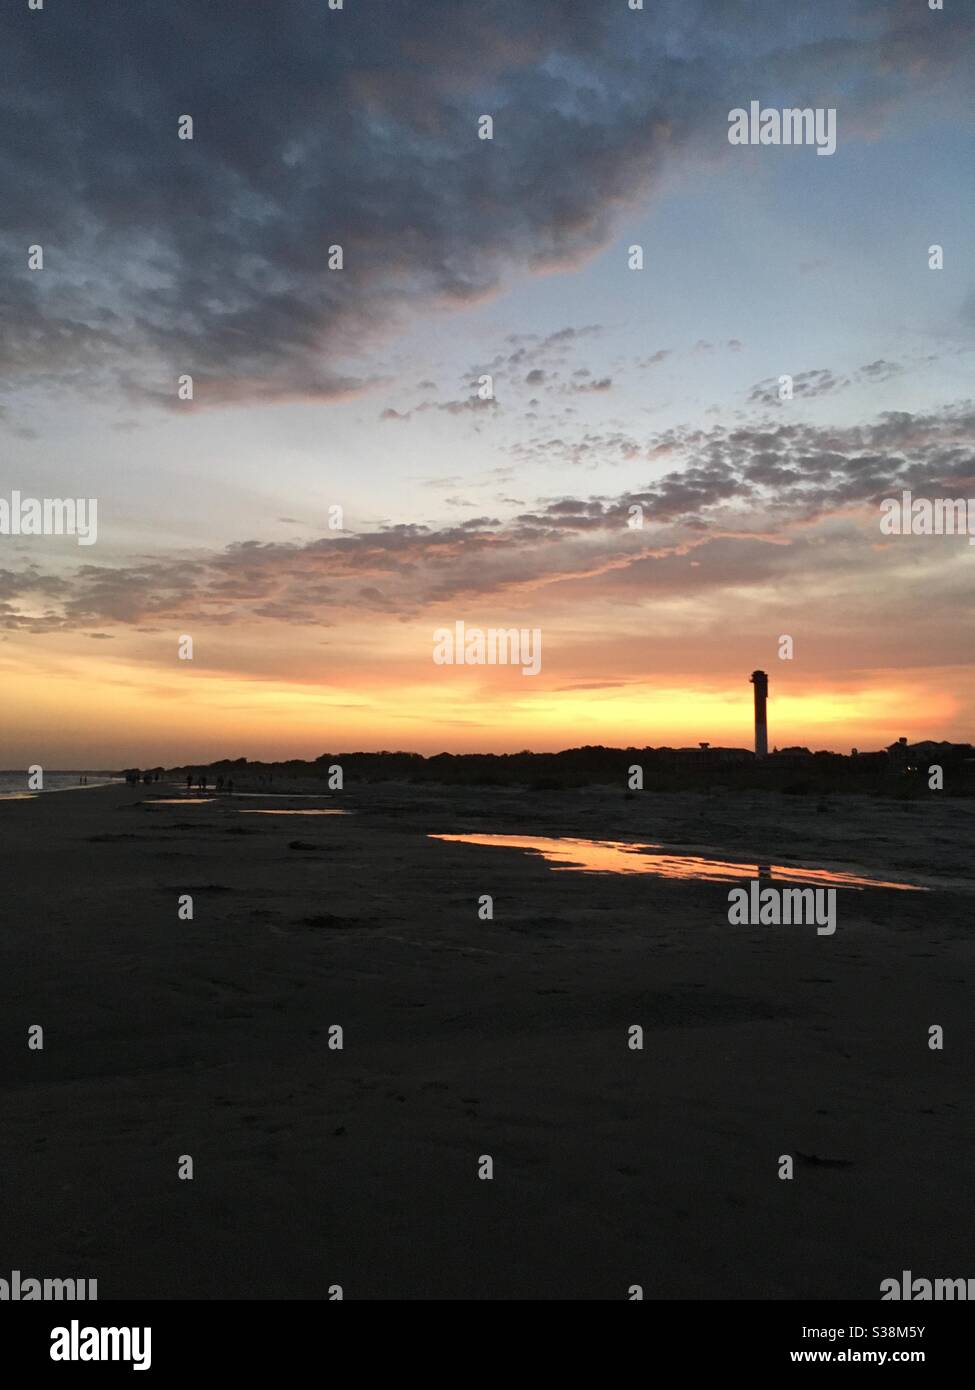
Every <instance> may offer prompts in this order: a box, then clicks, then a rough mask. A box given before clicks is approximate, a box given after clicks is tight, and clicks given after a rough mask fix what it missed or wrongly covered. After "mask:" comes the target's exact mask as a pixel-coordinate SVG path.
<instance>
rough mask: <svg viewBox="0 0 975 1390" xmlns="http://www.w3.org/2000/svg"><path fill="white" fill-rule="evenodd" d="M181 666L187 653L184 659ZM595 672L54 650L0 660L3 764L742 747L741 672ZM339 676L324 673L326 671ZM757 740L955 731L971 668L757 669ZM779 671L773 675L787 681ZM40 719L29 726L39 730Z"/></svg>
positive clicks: (974, 697) (748, 737) (861, 738)
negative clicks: (262, 663) (304, 671)
mask: <svg viewBox="0 0 975 1390" xmlns="http://www.w3.org/2000/svg"><path fill="white" fill-rule="evenodd" d="M186 666H189V663H186ZM751 669H752V668H751V666H750V664H749V663H748V662H743V663H742V670H741V672H740V673H739V672H737V671H736V672H733V673H730V674H729V673H723V674H720V675H718V674H711V675H709V677H707V678H703V677H701V676H699V675H697V674H695V673H688V674H685V675H669V676H667V677H663V676H654V677H644V678H642V679H625V680H623V679H621V680H614V681H605V683H602V682H600V681H599V680H594V679H593V678H592V673H591V672H584V671H580V672H579V674H578V677H577V679H575V680H573V679H571V677H570V678H567V677H566V674H565V673H564V672H560V673H559V674H558V676H551V675H549V674H548V673H544V674H542V675H540V676H538V677H522V676H521V675H520V673H518V672H517V671H511V670H510V669H507V670H506V669H502V668H493V669H491V670H485V669H484V668H474V669H471V668H446V669H445V668H441V667H434V666H432V664H431V665H426V664H423V665H422V666H421V665H419V663H415V662H414V663H413V664H412V666H411V667H408V668H406V667H401V668H400V669H398V670H396V671H395V672H390V673H383V672H381V671H376V672H366V671H357V672H352V673H348V674H346V675H345V681H346V682H347V683H345V684H342V683H340V682H339V680H338V679H336V680H335V681H334V682H329V683H325V682H321V681H317V682H316V681H311V680H276V679H271V678H268V677H266V676H254V677H244V676H241V675H240V674H238V673H232V672H227V673H222V672H212V671H209V672H208V671H207V670H205V669H202V668H200V667H194V668H193V669H191V670H186V669H182V665H181V664H178V663H175V662H173V663H171V664H170V665H169V666H167V667H166V668H165V669H159V668H155V667H151V668H150V667H146V666H143V665H136V664H135V663H133V662H126V661H124V660H118V659H114V660H99V662H98V669H97V675H96V674H93V672H92V663H91V660H90V659H88V660H84V659H82V658H81V657H80V656H76V655H72V656H66V657H64V658H62V659H60V660H58V661H57V662H50V663H48V664H47V665H46V667H44V668H40V667H39V668H37V669H33V670H32V669H25V667H24V666H23V665H17V666H14V665H13V663H11V662H9V661H7V662H5V663H3V667H2V668H0V675H2V679H3V682H4V687H5V696H6V698H5V719H4V725H5V728H4V736H3V751H2V754H0V763H2V764H3V765H4V766H17V765H19V764H23V765H24V766H27V765H29V764H31V763H40V764H41V765H43V766H47V767H51V768H53V767H61V766H63V767H69V766H79V767H80V766H82V764H84V765H86V766H87V767H122V766H174V765H179V764H183V763H190V762H201V763H202V762H215V761H218V760H220V759H223V758H238V757H246V758H248V759H249V760H252V761H282V760H286V759H289V758H306V759H314V758H316V757H318V756H319V755H320V754H322V753H339V752H353V751H362V752H370V751H372V752H376V751H381V750H389V751H397V750H402V751H409V752H417V753H421V754H424V755H427V756H429V755H430V754H433V753H439V752H450V753H468V752H469V753H486V752H495V753H513V752H520V751H523V750H525V749H530V750H532V751H535V752H555V751H559V750H561V749H566V748H577V747H580V746H583V745H597V744H598V745H602V746H606V747H616V748H628V747H634V748H643V747H685V746H690V747H696V746H697V744H698V743H700V742H702V741H706V742H708V743H710V744H711V745H712V746H715V747H718V746H723V747H737V748H751V747H752V746H753V725H752V688H751V686H750V685H749V684H748V673H749V671H750V670H751ZM337 674H338V673H337ZM770 676H771V692H772V693H771V697H770V701H769V747H770V748H772V747H779V748H784V747H789V746H795V745H800V746H805V747H808V748H810V749H812V750H813V751H816V750H818V749H823V748H825V749H832V750H834V751H838V752H845V753H848V752H849V751H850V749H851V748H854V747H856V748H858V749H860V750H861V751H868V750H870V749H873V748H881V747H885V746H886V745H887V744H890V743H893V742H895V741H896V739H897V738H898V737H900V736H907V737H909V739H910V740H911V741H912V742H913V741H916V740H919V739H922V738H928V737H930V738H935V739H942V738H947V739H954V740H956V741H959V742H964V741H967V737H966V730H965V725H966V723H968V714H969V711H970V710H971V709H972V708H973V707H975V675H973V673H972V672H971V669H970V668H965V667H962V668H949V669H947V670H943V671H934V672H933V671H931V670H928V669H917V670H912V669H907V670H900V671H896V672H893V671H887V670H878V671H866V672H862V673H858V674H857V675H856V676H852V675H847V674H846V673H844V674H843V676H842V678H841V677H839V676H837V677H835V678H834V679H833V680H832V681H826V680H824V679H823V678H822V677H820V678H819V679H818V680H817V681H816V682H815V683H813V682H812V681H810V682H809V683H808V688H803V678H802V676H801V675H799V674H796V673H794V672H792V671H789V672H782V673H781V678H780V677H779V673H778V672H776V671H775V670H774V669H773V670H771V671H770ZM787 681H788V684H787V683H786V682H787ZM38 730H41V731H42V732H40V733H39V732H38Z"/></svg>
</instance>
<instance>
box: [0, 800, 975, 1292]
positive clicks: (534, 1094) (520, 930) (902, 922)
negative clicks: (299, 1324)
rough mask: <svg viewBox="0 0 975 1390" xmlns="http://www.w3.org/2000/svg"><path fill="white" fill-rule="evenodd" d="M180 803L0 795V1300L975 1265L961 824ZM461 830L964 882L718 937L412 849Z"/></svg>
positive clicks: (570, 878)
mask: <svg viewBox="0 0 975 1390" xmlns="http://www.w3.org/2000/svg"><path fill="white" fill-rule="evenodd" d="M305 790H308V789H307V788H305ZM165 792H166V789H165V788H163V787H162V786H158V787H156V786H154V787H152V788H144V787H139V788H106V789H95V790H89V791H86V792H77V793H63V794H56V793H52V794H49V795H46V796H44V797H42V798H39V799H37V800H34V801H30V802H7V803H2V802H0V844H2V848H3V863H4V875H3V894H4V903H3V915H2V926H0V1065H2V1073H0V1076H2V1114H0V1193H2V1198H0V1277H6V1278H9V1271H10V1270H12V1269H19V1270H21V1271H22V1273H23V1275H24V1276H25V1277H26V1275H28V1274H29V1275H33V1276H36V1277H45V1276H47V1277H71V1276H74V1277H78V1278H83V1277H84V1278H97V1279H98V1285H99V1296H100V1298H102V1299H108V1298H112V1297H139V1298H190V1297H204V1298H217V1297H232V1298H284V1297H289V1298H323V1297H326V1296H327V1290H328V1287H329V1285H331V1284H341V1285H342V1286H343V1289H344V1291H345V1296H346V1298H408V1299H414V1298H483V1299H505V1298H526V1297H527V1298H610V1299H624V1298H626V1296H627V1290H628V1288H629V1286H630V1285H632V1284H641V1285H642V1286H643V1289H644V1292H645V1296H646V1297H647V1298H677V1297H690V1298H744V1297H760V1298H799V1297H811V1298H821V1299H830V1298H863V1299H876V1298H878V1297H879V1285H880V1281H881V1280H882V1279H883V1278H886V1277H889V1276H899V1275H900V1272H901V1270H903V1269H910V1270H912V1271H914V1273H915V1275H918V1276H926V1277H932V1278H933V1277H969V1276H975V1251H973V1248H972V1240H971V1219H970V1218H971V1209H972V1197H973V1185H975V1184H973V1178H972V1171H973V1168H972V1138H973V1132H975V1121H973V1117H972V1105H971V1076H972V1058H973V1055H975V1052H973V1049H975V1020H973V1010H972V1004H971V992H970V982H971V976H972V964H973V940H975V918H973V909H975V897H973V896H972V893H973V891H975V868H973V865H972V856H971V846H972V828H973V817H975V807H973V804H972V803H971V802H965V801H943V802H937V803H931V802H927V803H909V802H908V803H895V802H870V801H867V800H861V799H845V798H843V799H841V798H836V799H834V800H831V801H830V802H829V803H828V805H827V807H826V808H824V809H821V810H817V805H816V803H815V802H809V801H807V800H805V799H803V798H795V797H793V798H790V797H783V796H775V795H762V794H758V793H756V794H743V795H728V794H715V795H713V796H707V795H702V794H686V795H673V796H659V795H654V794H652V793H643V794H641V795H639V796H637V797H634V798H632V799H626V798H624V796H623V795H622V794H621V793H619V792H616V791H610V790H608V789H606V790H601V789H590V790H585V791H579V792H563V793H537V792H535V793H531V794H528V793H519V792H517V791H512V790H498V791H480V790H478V791H476V792H470V793H468V792H464V791H461V790H443V791H440V790H438V789H430V788H410V787H397V786H389V787H382V788H376V787H370V788H364V789H360V790H358V791H356V790H354V789H353V790H350V791H347V792H345V793H344V794H343V795H342V797H341V799H339V798H338V797H336V798H333V799H332V800H331V802H329V801H322V802H321V803H320V804H321V805H323V806H324V805H329V804H330V805H333V806H335V805H341V806H345V807H348V808H349V809H353V810H354V811H355V812H356V814H355V815H352V816H348V817H337V816H336V817H313V818H308V819H304V818H298V817H273V816H254V815H243V814H240V812H241V811H242V810H243V809H245V808H246V809H253V808H257V807H260V806H262V805H275V804H281V803H275V802H266V803H262V802H261V801H258V800H253V799H248V800H243V799H240V800H236V799H235V800H234V801H233V802H228V801H223V802H220V803H218V804H215V805H208V806H185V807H180V806H170V807H165V808H152V807H150V806H147V805H146V804H145V801H146V799H147V798H148V797H150V796H155V795H159V794H165ZM309 804H312V803H307V802H305V803H301V802H296V803H295V805H309ZM458 831H477V832H481V833H484V832H492V831H494V832H505V833H525V834H536V835H537V834H573V835H586V836H592V837H594V838H603V839H613V838H619V839H633V840H641V841H665V842H667V843H669V844H670V845H672V846H681V847H683V848H686V849H687V850H688V851H692V850H693V849H694V848H695V847H699V846H708V847H710V848H713V849H719V850H720V849H725V850H728V851H729V852H730V853H731V854H732V855H741V856H742V857H743V858H744V857H746V856H747V855H748V854H752V853H753V854H755V855H756V857H761V858H763V859H771V860H776V861H779V862H781V860H782V859H783V858H786V857H791V858H793V859H794V860H795V862H798V863H805V864H808V865H810V866H816V865H822V864H832V865H845V866H859V867H861V868H862V869H863V870H865V871H866V872H869V873H873V874H876V875H878V876H880V877H887V876H893V877H897V876H905V877H908V878H910V877H912V876H916V877H930V878H934V879H939V880H947V881H949V882H950V884H951V887H950V888H949V889H947V890H942V891H937V892H933V893H929V894H920V893H918V894H913V893H898V892H892V891H875V890H870V891H866V892H862V893H858V892H849V891H847V892H844V893H842V894H841V896H840V909H839V910H840V917H839V925H838V929H837V931H836V934H835V935H834V936H832V937H819V936H817V935H816V933H815V930H814V929H812V928H805V927H789V928H786V927H778V928H776V927H769V928H748V927H745V928H742V927H731V926H729V925H728V922H727V893H728V888H727V886H726V885H714V884H705V883H699V882H692V883H686V882H668V881H662V880H657V879H653V878H650V877H644V876H639V877H607V876H583V875H579V874H573V873H568V872H553V870H552V869H550V868H549V867H548V866H547V865H546V864H545V863H544V861H542V860H541V859H539V858H537V857H536V856H533V855H526V854H524V853H520V852H518V851H513V850H498V849H495V848H481V847H473V846H468V845H460V844H445V843H441V842H438V841H433V840H430V839H428V838H427V834H428V832H441V833H451V832H458ZM294 841H300V842H302V843H303V844H306V845H312V846H314V847H313V848H304V849H298V848H292V847H289V846H290V845H291V842H294ZM181 893H191V894H192V895H193V897H194V899H195V918H194V920H193V921H192V922H181V921H179V920H178V918H177V897H178V895H179V894H181ZM482 893H491V894H493V896H494V899H495V920H494V921H493V922H482V921H479V920H478V918H477V912H476V901H477V898H478V896H479V895H480V894H482ZM35 1023H40V1024H42V1025H43V1026H44V1029H45V1034H46V1045H45V1048H44V1051H43V1052H33V1051H29V1050H28V1048H27V1029H28V1026H29V1025H31V1024H35ZM331 1024H340V1025H341V1026H342V1027H343V1029H344V1031H345V1047H344V1050H343V1051H341V1052H337V1051H330V1050H329V1048H328V1028H329V1026H330V1025H331ZM631 1024H641V1025H642V1026H643V1028H644V1030H645V1034H646V1045H645V1049H644V1051H643V1052H633V1051H630V1050H629V1049H628V1048H627V1029H628V1027H629V1026H630V1025H631ZM932 1024H940V1025H942V1026H943V1028H944V1030H945V1048H944V1051H943V1052H940V1053H939V1052H932V1051H930V1050H929V1049H928V1046H927V1030H928V1027H929V1026H930V1025H932ZM786 1153H788V1154H792V1155H794V1156H795V1159H796V1175H795V1178H794V1180H793V1181H791V1182H783V1181H780V1180H779V1178H778V1176H777V1171H778V1157H779V1155H780V1154H786ZM182 1154H190V1155H192V1157H193V1160H194V1164H195V1176H194V1179H193V1181H192V1182H185V1181H179V1180H178V1178H177V1163H178V1159H179V1156H180V1155H182ZM482 1154H490V1155H491V1156H493V1159H494V1165H495V1176H494V1180H493V1181H491V1182H484V1181H479V1180H478V1178H477V1164H478V1156H479V1155H482Z"/></svg>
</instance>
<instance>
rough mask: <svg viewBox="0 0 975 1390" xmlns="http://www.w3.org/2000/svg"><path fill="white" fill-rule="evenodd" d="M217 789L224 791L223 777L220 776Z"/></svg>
mask: <svg viewBox="0 0 975 1390" xmlns="http://www.w3.org/2000/svg"><path fill="white" fill-rule="evenodd" d="M217 791H218V792H222V791H223V778H222V777H218V778H217Z"/></svg>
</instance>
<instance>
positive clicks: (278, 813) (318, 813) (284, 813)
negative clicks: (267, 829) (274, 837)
mask: <svg viewBox="0 0 975 1390" xmlns="http://www.w3.org/2000/svg"><path fill="white" fill-rule="evenodd" d="M351 814H352V812H351V811H283V810H281V811H279V810H277V809H276V808H275V809H274V810H271V811H260V810H257V809H256V808H255V809H249V810H244V811H241V812H240V815H242V816H350V815H351Z"/></svg>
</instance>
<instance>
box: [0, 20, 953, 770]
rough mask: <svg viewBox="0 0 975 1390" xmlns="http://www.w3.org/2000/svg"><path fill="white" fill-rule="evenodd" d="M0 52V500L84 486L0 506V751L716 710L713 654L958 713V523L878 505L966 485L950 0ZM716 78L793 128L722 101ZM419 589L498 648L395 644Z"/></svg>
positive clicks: (731, 742) (780, 713) (175, 757)
mask: <svg viewBox="0 0 975 1390" xmlns="http://www.w3.org/2000/svg"><path fill="white" fill-rule="evenodd" d="M0 44H2V51H3V53H4V66H5V70H6V78H7V80H6V82H5V84H4V89H3V92H2V93H0V128H2V133H3V138H2V140H0V192H2V206H3V216H2V218H0V257H2V262H3V266H4V271H3V275H2V277H0V323H2V331H0V369H2V370H0V498H7V499H10V498H12V495H13V493H14V491H19V492H20V493H21V495H22V496H30V497H37V498H66V497H74V498H95V499H97V504H98V510H97V523H98V529H97V541H96V543H95V544H93V545H86V546H79V545H78V543H77V538H76V537H73V536H68V535H61V536H56V535H38V536H34V535H20V536H18V535H13V534H10V535H7V534H0V681H2V687H3V692H4V719H3V721H2V727H0V766H4V767H9V768H15V767H19V766H21V765H24V766H27V765H30V764H35V763H40V764H41V765H46V766H50V767H55V766H58V767H85V766H89V767H94V766H128V765H142V766H150V765H155V764H171V763H184V762H189V761H208V760H210V759H217V758H221V757H241V756H246V757H250V758H267V759H270V758H287V757H310V758H314V757H317V756H318V755H319V754H320V753H322V752H341V751H352V750H355V749H363V750H374V749H382V748H388V749H411V750H415V751H419V752H422V753H433V752H437V751H441V750H449V751H453V752H464V751H492V750H493V751H497V752H504V751H516V750H519V749H523V748H533V749H538V750H549V749H558V748H563V747H572V746H578V745H581V744H597V743H601V744H607V745H614V746H636V747H641V746H644V745H648V744H649V745H654V746H662V745H670V746H682V745H687V744H690V745H695V744H696V743H697V742H699V741H701V740H707V741H709V742H711V743H712V744H721V745H725V746H736V747H747V746H750V743H751V697H752V690H751V686H750V685H749V683H748V676H749V674H750V672H751V671H752V670H754V669H756V668H762V669H764V670H767V671H768V672H769V676H770V704H769V738H770V744H772V745H775V746H779V747H785V746H789V745H795V744H800V745H805V746H808V747H811V748H832V749H836V750H839V751H843V752H848V751H849V750H850V748H851V747H859V748H861V749H867V748H876V747H880V746H883V745H885V744H888V743H890V742H893V741H894V740H895V739H896V738H898V737H900V736H907V737H909V738H910V739H911V740H914V739H921V738H950V739H956V740H966V741H967V740H971V739H973V737H975V718H973V714H975V672H973V666H972V640H971V638H972V623H971V616H970V613H971V603H970V599H971V593H972V583H973V575H975V569H973V567H975V547H973V546H969V545H968V543H967V541H966V539H965V537H962V536H925V535H901V536H892V535H886V534H884V533H883V532H882V531H881V528H880V516H881V507H880V503H881V501H882V500H883V499H885V498H889V497H892V496H896V497H899V496H900V495H901V493H902V492H903V491H904V490H910V491H911V492H912V494H913V495H914V496H917V497H925V498H935V499H937V498H951V499H954V498H968V497H975V403H973V400H972V389H971V381H972V366H973V353H975V270H973V265H975V260H973V249H975V246H973V242H975V181H973V179H972V170H973V168H975V159H973V155H975V84H973V83H972V81H971V73H972V60H973V58H975V11H973V10H972V8H971V7H970V6H969V5H967V4H962V3H960V0H945V5H944V8H943V9H942V10H931V9H930V8H929V5H928V4H927V0H883V3H879V2H878V0H816V3H815V4H813V3H803V4H783V3H782V0H653V3H651V2H650V0H648V3H647V5H646V8H645V9H644V10H633V9H631V8H630V6H629V4H628V0H532V3H531V4H530V5H526V4H525V3H523V0H423V3H418V0H396V2H395V3H387V2H386V0H344V3H343V5H342V8H341V9H332V8H330V6H329V4H328V3H327V0H281V3H279V4H275V5H274V6H269V5H268V6H265V5H240V4H239V3H232V4H231V3H224V0H210V2H209V3H208V4H206V5H205V6H201V5H199V4H190V3H181V0H165V2H164V3H163V0H140V4H139V5H138V6H134V5H132V4H131V3H128V2H127V0H126V2H123V0H91V3H90V4H86V5H85V6H78V5H68V4H65V3H63V2H62V0H47V3H45V5H44V7H43V9H42V10H30V9H28V7H27V5H26V3H25V4H23V5H20V6H19V7H18V6H14V5H8V6H6V7H5V8H4V12H3V15H2V18H0ZM753 100H754V101H758V102H760V103H761V105H762V107H767V108H771V107H774V108H785V107H809V108H813V109H835V112H836V135H837V139H836V150H835V153H833V154H831V155H828V156H820V155H818V154H817V151H816V148H815V147H814V146H809V145H805V146H803V145H795V146H785V145H778V146H776V145H768V144H766V145H758V144H756V145H748V146H740V145H733V144H731V143H729V140H728V130H729V112H731V111H732V110H733V109H736V108H744V109H747V108H749V104H750V102H752V101H753ZM486 115H487V116H490V117H491V119H492V121H493V131H492V135H493V138H491V139H482V138H480V133H481V132H482V131H483V128H484V127H483V121H482V117H484V116H486ZM185 116H191V117H192V138H191V139H181V138H180V135H179V131H180V127H181V122H182V125H183V131H184V134H185V133H186V126H185V122H184V121H183V118H184V117H185ZM38 246H39V247H41V248H42V253H43V265H42V268H31V267H30V264H29V257H30V255H31V251H30V248H32V247H38ZM337 246H339V247H341V248H342V265H341V268H337V267H335V266H334V265H330V262H334V260H335V255H334V250H333V249H331V248H335V247H337ZM932 246H940V247H942V248H943V267H942V268H940V269H933V268H931V253H930V248H931V247H932ZM634 247H638V248H640V251H641V253H642V269H635V268H633V261H634V253H633V248H634ZM36 259H37V258H36V254H35V255H34V260H35V262H36ZM186 376H189V377H192V383H193V395H192V399H185V398H181V395H180V393H179V389H178V388H179V383H180V379H181V378H185V377H186ZM783 376H788V377H790V378H791V379H792V382H793V395H792V398H791V399H781V398H780V391H779V383H780V379H781V378H782V377H783ZM485 378H489V380H488V381H487V383H485V380H484V379H485ZM486 387H487V388H490V390H491V392H492V394H490V395H489V396H487V398H484V392H485V389H486ZM185 394H186V393H185V389H184V392H183V396H184V397H185ZM634 520H639V521H641V522H642V525H639V526H637V525H635V524H633V523H634ZM457 622H463V623H464V624H465V625H466V627H467V628H468V629H470V628H472V627H480V628H482V629H489V628H512V627H517V628H519V629H526V630H529V631H537V632H539V633H540V634H541V649H542V661H541V669H540V670H539V671H538V673H537V674H536V675H527V676H526V675H523V674H522V672H521V669H520V668H519V667H517V666H514V667H512V666H504V665H494V666H487V665H476V666H470V665H464V666H459V665H442V664H437V663H436V662H435V661H434V660H433V651H434V645H435V644H434V633H435V632H436V631H437V630H438V629H440V628H443V627H447V628H450V629H451V630H453V628H454V625H455V624H456V623H457ZM785 635H787V636H789V637H791V638H792V653H793V654H792V656H791V658H783V657H782V656H781V655H780V653H781V652H782V650H783V644H782V642H781V640H780V639H781V638H782V637H783V636H785ZM187 636H188V637H191V638H192V652H193V654H192V659H190V660H186V659H181V656H180V650H181V639H183V638H185V637H187ZM182 650H183V651H184V652H185V651H186V644H185V643H183V644H182Z"/></svg>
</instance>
